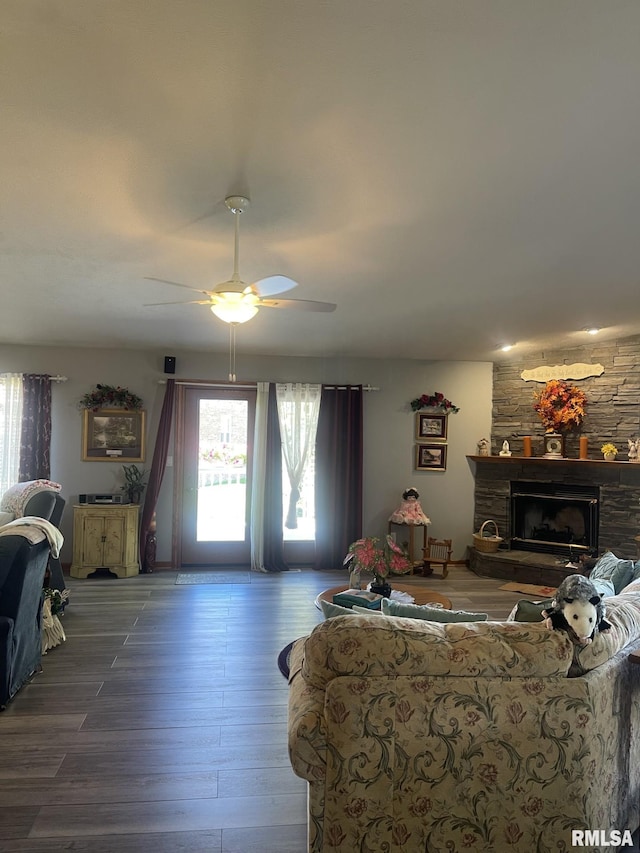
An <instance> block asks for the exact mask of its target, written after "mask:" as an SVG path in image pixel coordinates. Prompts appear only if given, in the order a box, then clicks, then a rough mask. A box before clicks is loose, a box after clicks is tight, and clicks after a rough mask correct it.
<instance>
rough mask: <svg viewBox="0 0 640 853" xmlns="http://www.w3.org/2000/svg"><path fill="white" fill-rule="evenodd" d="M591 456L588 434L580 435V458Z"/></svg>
mask: <svg viewBox="0 0 640 853" xmlns="http://www.w3.org/2000/svg"><path fill="white" fill-rule="evenodd" d="M588 458H589V439H588V438H587V436H586V435H581V436H580V459H588Z"/></svg>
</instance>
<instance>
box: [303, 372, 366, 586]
mask: <svg viewBox="0 0 640 853" xmlns="http://www.w3.org/2000/svg"><path fill="white" fill-rule="evenodd" d="M362 473H363V392H362V385H352V386H348V387H335V386H323V387H322V399H321V403H320V415H319V419H318V433H317V437H316V494H315V498H316V562H315V564H314V568H315V569H339V568H340V567H341V566H342V561H343V560H344V557H345V554H346V553H347V549H348V547H349V545H350V544H351V543H352V542H354V541H355V540H356V539H359V538H360V537H361V536H362Z"/></svg>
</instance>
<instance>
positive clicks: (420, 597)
mask: <svg viewBox="0 0 640 853" xmlns="http://www.w3.org/2000/svg"><path fill="white" fill-rule="evenodd" d="M347 589H349V587H348V586H346V585H345V584H342V585H341V586H332V587H331V588H330V589H325V590H324V591H323V592H321V593H319V595H317V596H316V601H315V604H316V607H317V608H318V610H320V609H321V608H320V602H321V601H328V602H329V604H333V596H334V595H337V594H338V593H339V592H345V590H347ZM392 589H396V590H398V592H406V593H407V595H411V596H413V598H414V599H415V600H414V604H441V605H442V606H443V608H444V609H445V610H451V601H450V600H449V599H448V598H447V597H446V596H444V595H440V593H439V592H434V591H433V590H431V589H426V588H425V587H420V586H401V585H400V584H397V583H394V584H392Z"/></svg>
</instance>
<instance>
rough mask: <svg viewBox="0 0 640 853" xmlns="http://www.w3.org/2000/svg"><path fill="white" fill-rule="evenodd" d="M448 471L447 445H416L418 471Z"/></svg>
mask: <svg viewBox="0 0 640 853" xmlns="http://www.w3.org/2000/svg"><path fill="white" fill-rule="evenodd" d="M446 470H447V445H446V444H416V471H446Z"/></svg>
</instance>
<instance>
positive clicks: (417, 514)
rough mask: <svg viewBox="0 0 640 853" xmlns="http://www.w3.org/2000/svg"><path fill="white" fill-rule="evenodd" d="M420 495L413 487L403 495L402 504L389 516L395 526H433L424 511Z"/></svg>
mask: <svg viewBox="0 0 640 853" xmlns="http://www.w3.org/2000/svg"><path fill="white" fill-rule="evenodd" d="M419 497H420V495H419V494H418V492H417V491H416V489H414V488H413V487H411V488H409V489H407V490H406V491H404V492H403V493H402V503H401V504H400V506H399V507H398V509H396V510H394V511H393V512H392V513H391V515H390V516H389V521H392V522H394V524H431V519H430V518H427V516H426V515H425V514H424V512H423V511H422V507H421V506H420V501H419V500H418V498H419Z"/></svg>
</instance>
